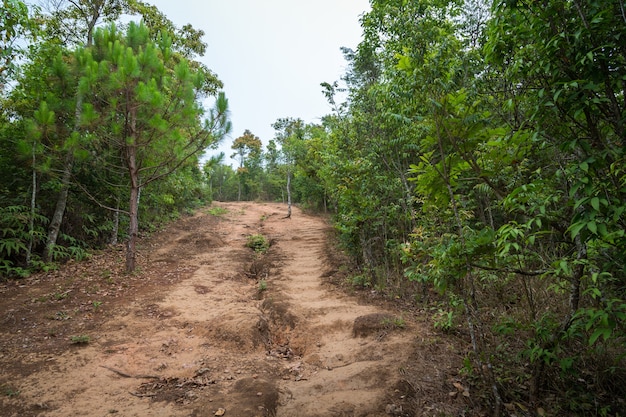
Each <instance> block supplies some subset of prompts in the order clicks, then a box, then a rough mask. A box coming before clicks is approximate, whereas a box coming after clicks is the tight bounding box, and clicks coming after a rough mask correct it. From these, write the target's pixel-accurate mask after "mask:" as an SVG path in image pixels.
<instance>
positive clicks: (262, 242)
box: [246, 234, 270, 253]
mask: <svg viewBox="0 0 626 417" xmlns="http://www.w3.org/2000/svg"><path fill="white" fill-rule="evenodd" d="M246 247H248V248H250V249H252V250H254V251H255V252H256V253H265V252H267V250H268V249H269V248H270V242H269V241H268V240H267V238H266V237H265V236H263V235H261V234H256V235H250V236H248V240H247V242H246Z"/></svg>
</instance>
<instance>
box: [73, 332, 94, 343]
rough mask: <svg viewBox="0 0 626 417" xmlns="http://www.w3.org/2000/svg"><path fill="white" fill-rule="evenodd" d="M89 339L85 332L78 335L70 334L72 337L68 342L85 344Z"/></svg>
mask: <svg viewBox="0 0 626 417" xmlns="http://www.w3.org/2000/svg"><path fill="white" fill-rule="evenodd" d="M89 341H90V338H89V336H87V335H86V334H83V335H80V336H72V338H71V339H70V342H71V343H72V344H73V345H86V344H88V343H89Z"/></svg>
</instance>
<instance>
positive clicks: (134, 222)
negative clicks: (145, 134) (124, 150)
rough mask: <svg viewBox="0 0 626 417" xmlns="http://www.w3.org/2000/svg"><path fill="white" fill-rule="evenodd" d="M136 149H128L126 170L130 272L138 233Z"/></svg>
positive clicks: (133, 268)
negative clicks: (128, 180) (128, 188)
mask: <svg viewBox="0 0 626 417" xmlns="http://www.w3.org/2000/svg"><path fill="white" fill-rule="evenodd" d="M136 153H137V150H136V148H135V147H129V149H128V172H129V174H130V201H129V204H128V213H129V216H130V219H129V227H128V243H127V246H126V272H128V273H131V272H133V271H134V270H135V267H136V262H135V261H136V257H137V234H138V233H139V214H138V213H139V190H140V188H139V173H138V172H137V155H136Z"/></svg>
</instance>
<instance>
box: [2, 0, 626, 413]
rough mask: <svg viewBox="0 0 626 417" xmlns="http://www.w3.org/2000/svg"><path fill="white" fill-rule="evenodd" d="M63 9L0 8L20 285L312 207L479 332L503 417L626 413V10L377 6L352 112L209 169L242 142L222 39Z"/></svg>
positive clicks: (392, 277) (5, 199) (150, 10)
mask: <svg viewBox="0 0 626 417" xmlns="http://www.w3.org/2000/svg"><path fill="white" fill-rule="evenodd" d="M45 4H46V6H47V7H44V6H43V5H39V6H34V5H27V4H25V3H24V2H22V1H19V0H2V3H1V6H0V7H1V10H0V16H2V17H1V18H0V19H1V20H0V103H1V104H0V177H1V178H2V182H1V183H0V279H2V280H20V279H22V278H23V277H26V276H28V275H29V274H32V273H34V272H37V271H42V270H43V271H45V270H49V269H53V268H56V267H58V265H60V264H62V263H64V262H67V261H68V260H70V259H74V260H77V261H80V260H81V259H84V258H85V257H87V256H89V253H90V251H94V250H98V249H102V248H105V247H108V246H110V245H116V244H118V242H123V243H124V245H125V250H126V264H125V268H126V270H127V272H128V273H131V272H132V271H133V270H134V268H135V257H136V248H135V242H136V240H137V238H138V236H141V235H144V234H148V233H150V232H152V231H154V230H157V229H158V228H159V227H161V225H163V224H165V223H167V222H168V221H170V220H172V219H176V218H178V217H180V216H183V215H185V214H186V213H190V212H192V211H193V210H194V209H196V208H198V207H201V206H203V205H207V204H209V203H210V202H211V201H213V200H220V201H244V200H259V201H281V202H285V203H287V204H288V207H291V204H292V203H293V204H297V205H299V206H300V207H302V208H305V209H307V210H310V211H313V212H320V213H324V214H326V215H328V216H329V218H330V219H331V221H332V223H333V226H334V229H335V230H336V237H337V240H338V244H339V245H340V246H341V248H342V249H343V250H344V251H345V252H346V253H347V254H348V255H349V256H350V259H351V261H352V265H351V268H352V272H351V275H350V284H351V285H353V286H354V287H356V288H366V289H370V290H375V291H377V292H379V293H382V294H385V295H386V296H387V297H388V298H389V299H390V300H391V299H397V300H402V301H403V302H407V303H410V304H411V305H416V306H422V307H424V308H426V307H427V308H426V311H428V312H430V313H429V314H431V315H432V325H433V326H434V327H435V328H437V329H438V330H439V331H441V332H453V333H457V334H459V335H462V336H463V337H465V338H466V340H467V343H468V350H467V352H466V356H465V361H464V368H463V369H462V370H461V371H462V373H463V374H464V375H465V377H466V378H467V379H468V380H469V381H471V383H472V384H473V386H475V387H477V389H479V391H480V393H481V398H482V402H483V403H484V405H485V407H486V408H488V409H490V410H492V413H493V415H505V413H506V412H507V410H506V407H505V404H511V403H517V404H522V405H524V407H525V408H526V409H527V410H529V411H528V414H527V415H580V416H583V415H584V416H618V415H621V416H623V415H626V231H625V230H626V216H625V211H626V143H625V141H626V5H625V4H624V2H623V1H622V0H544V1H534V0H493V1H490V0H371V1H370V4H371V10H370V11H369V12H367V13H365V14H364V15H363V16H362V17H361V22H360V23H361V27H362V33H363V35H362V40H361V42H360V43H359V45H358V47H356V48H355V49H348V48H343V49H342V52H343V55H344V57H345V60H346V62H347V66H348V70H347V71H346V73H345V74H344V76H343V77H342V79H341V80H336V81H335V80H326V81H324V80H320V82H321V85H320V94H322V95H324V96H325V97H326V99H327V101H328V103H329V105H330V108H332V111H331V112H330V113H329V114H327V115H325V116H324V117H323V119H322V122H321V123H306V122H304V121H303V120H302V119H301V118H299V117H298V115H286V117H284V118H281V119H278V120H276V121H268V123H273V124H272V127H273V128H274V131H275V135H274V137H273V138H271V139H270V138H263V140H261V138H259V137H257V136H256V135H255V134H254V132H251V131H249V130H246V131H244V132H243V133H241V134H238V133H237V134H234V135H233V136H236V139H235V140H234V141H233V144H232V152H233V157H234V159H235V160H236V162H237V164H236V166H235V167H233V166H231V165H230V164H229V163H227V160H226V157H227V156H230V155H225V154H223V153H222V154H219V155H218V156H206V157H203V155H208V153H207V152H210V151H211V150H212V149H213V150H214V149H216V147H217V145H218V144H219V143H220V142H222V141H223V139H224V138H225V137H226V136H227V135H229V134H232V133H231V128H230V122H229V119H228V100H227V96H228V91H224V89H223V85H222V83H221V81H220V79H219V74H215V73H214V72H213V71H211V69H210V68H207V67H206V66H205V65H203V64H202V63H200V61H199V57H201V56H202V55H203V54H204V53H205V50H206V44H205V43H204V42H205V40H204V39H203V35H204V34H203V33H202V31H199V30H196V29H195V28H193V27H192V26H190V25H187V26H183V27H177V26H176V25H174V24H173V23H172V22H171V21H170V20H169V19H168V18H167V16H165V15H164V14H163V13H161V12H160V11H159V10H158V9H157V8H155V7H154V6H151V5H150V4H148V3H147V2H142V1H139V0H67V1H57V2H47V3H45ZM53 6H54V7H53ZM128 16H132V17H133V18H134V20H132V19H131V20H130V21H129V20H128V19H126V18H125V17H128ZM207 100H208V101H210V102H211V103H213V105H212V106H211V107H209V108H205V106H204V104H203V103H206V102H207ZM266 139H269V140H267V141H266V143H267V145H266V146H264V145H263V143H264V141H265V140H266ZM292 220H293V221H297V219H292ZM533 410H535V411H533Z"/></svg>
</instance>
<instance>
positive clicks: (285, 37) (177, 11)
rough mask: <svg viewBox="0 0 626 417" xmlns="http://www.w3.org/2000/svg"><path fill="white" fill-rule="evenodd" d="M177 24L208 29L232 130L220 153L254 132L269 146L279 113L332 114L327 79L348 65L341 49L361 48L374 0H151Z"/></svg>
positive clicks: (210, 59)
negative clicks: (362, 20)
mask: <svg viewBox="0 0 626 417" xmlns="http://www.w3.org/2000/svg"><path fill="white" fill-rule="evenodd" d="M148 3H151V4H154V5H155V6H157V7H158V8H159V10H161V11H162V12H163V13H164V14H165V15H166V16H167V17H168V18H169V19H170V20H172V21H173V22H174V23H175V24H176V25H177V26H179V27H180V26H182V25H184V24H187V23H191V24H192V25H193V26H194V27H195V28H196V29H202V30H203V31H204V32H205V38H204V40H205V42H206V43H207V44H208V48H207V52H206V54H205V56H204V57H203V58H202V61H203V62H204V63H205V64H206V65H207V66H208V67H209V68H210V69H211V70H213V71H214V72H215V73H216V74H217V75H218V77H219V78H220V79H221V80H222V82H223V83H224V92H225V93H226V96H227V97H228V99H229V104H230V111H231V121H232V124H233V131H232V133H231V135H230V137H229V138H226V139H225V141H224V143H223V144H222V146H221V147H220V151H223V152H224V153H225V154H226V161H225V162H226V163H232V162H233V161H231V160H230V158H229V157H230V155H231V154H232V153H233V151H232V150H231V149H230V146H231V145H232V140H233V139H234V138H236V137H239V136H241V135H242V134H243V132H244V130H246V129H249V130H250V131H251V132H252V133H254V134H255V135H256V136H258V137H259V138H260V139H261V140H262V141H263V143H264V145H266V144H267V142H268V141H269V140H270V139H272V138H273V137H274V130H273V129H272V127H271V125H272V123H274V122H275V121H276V119H278V118H281V117H293V118H302V119H303V120H304V121H305V122H307V123H311V122H317V121H319V119H320V117H322V116H324V115H326V114H328V113H330V112H331V109H330V107H329V105H328V103H327V102H326V99H325V97H324V95H323V94H322V89H321V87H320V83H321V82H329V83H332V82H333V81H335V80H339V79H340V77H341V76H342V75H343V74H344V72H345V69H346V62H345V60H344V59H343V55H342V54H341V51H340V47H342V46H346V47H348V48H352V49H354V48H356V46H357V45H358V43H359V41H360V40H361V27H360V21H359V19H360V16H361V15H362V14H363V13H364V12H366V11H368V10H369V9H370V6H369V0H175V1H172V0H148Z"/></svg>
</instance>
